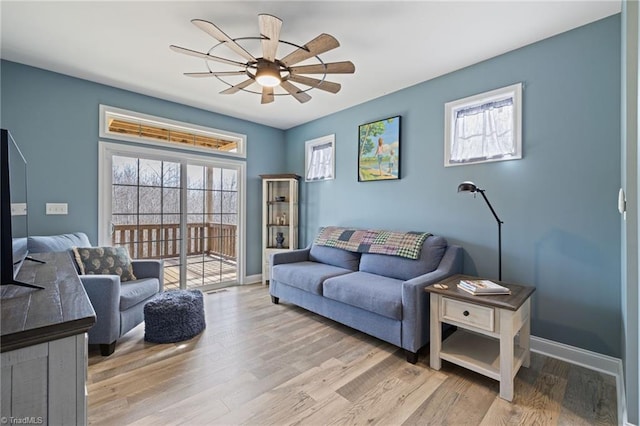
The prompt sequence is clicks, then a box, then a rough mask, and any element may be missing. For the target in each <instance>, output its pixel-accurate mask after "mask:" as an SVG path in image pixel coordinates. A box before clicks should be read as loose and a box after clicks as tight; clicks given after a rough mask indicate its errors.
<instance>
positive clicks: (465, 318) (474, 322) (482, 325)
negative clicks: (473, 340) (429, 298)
mask: <svg viewBox="0 0 640 426" xmlns="http://www.w3.org/2000/svg"><path fill="white" fill-rule="evenodd" d="M441 300H442V305H441V307H440V311H441V312H442V320H443V321H448V320H451V321H455V322H458V323H461V324H466V325H468V326H470V327H476V328H479V329H481V330H486V331H491V332H493V331H495V329H494V328H495V323H494V317H495V312H494V308H489V307H486V306H479V305H474V304H473V303H466V302H462V301H459V300H454V299H449V298H447V297H443V298H442V299H441Z"/></svg>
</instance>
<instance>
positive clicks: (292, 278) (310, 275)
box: [271, 261, 353, 295]
mask: <svg viewBox="0 0 640 426" xmlns="http://www.w3.org/2000/svg"><path fill="white" fill-rule="evenodd" d="M352 272H353V271H351V270H349V269H344V268H339V267H337V266H332V265H325V264H324V263H317V262H309V261H306V262H295V263H283V264H280V265H274V266H273V268H272V269H271V279H272V280H274V281H277V282H279V283H282V284H286V285H289V286H291V287H295V288H299V289H300V290H304V291H308V292H310V293H314V294H319V295H322V283H323V282H324V281H325V280H326V279H327V278H331V277H335V276H338V275H344V274H348V273H352Z"/></svg>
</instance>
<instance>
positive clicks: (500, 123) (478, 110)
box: [444, 83, 522, 167]
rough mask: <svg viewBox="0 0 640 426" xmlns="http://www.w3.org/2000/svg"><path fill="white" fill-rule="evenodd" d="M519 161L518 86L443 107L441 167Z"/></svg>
mask: <svg viewBox="0 0 640 426" xmlns="http://www.w3.org/2000/svg"><path fill="white" fill-rule="evenodd" d="M521 158H522V83H516V84H512V85H510V86H505V87H501V88H499V89H495V90H490V91H488V92H484V93H479V94H477V95H473V96H468V97H466V98H462V99H458V100H455V101H451V102H447V103H445V106H444V166H445V167H450V166H460V165H465V164H478V163H488V162H494V161H506V160H519V159H521Z"/></svg>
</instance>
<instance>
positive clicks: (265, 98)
mask: <svg viewBox="0 0 640 426" xmlns="http://www.w3.org/2000/svg"><path fill="white" fill-rule="evenodd" d="M274 98H275V97H274V96H273V87H266V86H265V87H263V88H262V101H261V102H260V103H261V104H269V103H271V102H273V100H274Z"/></svg>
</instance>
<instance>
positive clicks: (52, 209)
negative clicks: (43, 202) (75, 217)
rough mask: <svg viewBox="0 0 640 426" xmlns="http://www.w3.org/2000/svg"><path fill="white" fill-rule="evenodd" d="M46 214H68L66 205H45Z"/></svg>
mask: <svg viewBox="0 0 640 426" xmlns="http://www.w3.org/2000/svg"><path fill="white" fill-rule="evenodd" d="M46 210H47V211H46V213H47V214H68V213H69V211H68V205H67V203H47V209H46Z"/></svg>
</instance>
